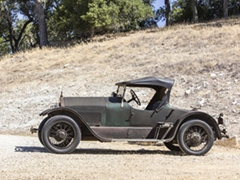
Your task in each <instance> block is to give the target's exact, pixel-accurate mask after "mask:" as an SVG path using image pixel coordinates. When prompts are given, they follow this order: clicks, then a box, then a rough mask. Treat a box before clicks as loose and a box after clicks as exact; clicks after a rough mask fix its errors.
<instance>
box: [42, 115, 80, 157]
mask: <svg viewBox="0 0 240 180" xmlns="http://www.w3.org/2000/svg"><path fill="white" fill-rule="evenodd" d="M41 140H42V143H43V144H44V146H45V147H46V148H47V149H48V150H49V151H50V152H53V153H58V154H66V153H71V152H73V151H74V150H75V149H76V147H77V146H78V144H79V142H80V140H81V131H80V128H79V127H78V125H77V123H76V122H75V121H74V120H73V119H72V118H70V117H68V116H63V115H58V116H54V117H52V118H50V119H49V120H48V121H47V122H46V123H45V124H44V126H43V129H42V132H41Z"/></svg>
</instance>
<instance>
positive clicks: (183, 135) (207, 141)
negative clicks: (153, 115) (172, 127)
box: [177, 120, 214, 155]
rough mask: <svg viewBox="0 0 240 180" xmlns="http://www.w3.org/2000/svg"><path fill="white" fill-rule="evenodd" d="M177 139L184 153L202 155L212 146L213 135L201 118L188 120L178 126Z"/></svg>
mask: <svg viewBox="0 0 240 180" xmlns="http://www.w3.org/2000/svg"><path fill="white" fill-rule="evenodd" d="M177 140H178V144H179V147H180V149H181V150H182V151H183V152H184V153H186V154H189V155H204V154H206V153H207V152H208V151H209V150H210V149H211V148H212V145H213V142H214V135H213V131H212V129H211V128H210V126H209V125H208V124H207V123H205V122H203V121H201V120H190V121H187V122H185V123H184V124H183V125H182V126H181V127H180V129H179V131H178V136H177Z"/></svg>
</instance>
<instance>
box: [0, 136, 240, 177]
mask: <svg viewBox="0 0 240 180" xmlns="http://www.w3.org/2000/svg"><path fill="white" fill-rule="evenodd" d="M239 168H240V149H239V148H231V147H223V146H219V145H215V146H213V148H212V149H211V150H210V152H209V153H207V154H206V155H205V156H186V155H183V154H181V153H174V152H170V151H169V150H167V149H166V148H165V147H164V146H153V145H137V144H128V143H123V142H121V143H120V142H116V143H100V142H89V141H83V142H80V144H79V146H78V148H77V150H75V151H74V152H73V153H72V154H67V155H57V154H52V153H49V152H48V151H47V150H46V149H45V148H44V147H43V146H42V145H41V144H40V142H39V141H38V139H37V137H30V136H12V135H0V177H1V179H2V180H5V179H6V180H9V179H18V180H25V179H41V180H42V179H81V180H89V179H114V180H115V179H119V180H125V179H126V180H129V179H138V180H141V179H151V180H154V179H156V180H159V179H184V180H186V179H188V180H190V179H204V180H206V179H209V180H210V179H219V180H221V179H224V180H225V179H231V180H238V179H239V178H240V171H239Z"/></svg>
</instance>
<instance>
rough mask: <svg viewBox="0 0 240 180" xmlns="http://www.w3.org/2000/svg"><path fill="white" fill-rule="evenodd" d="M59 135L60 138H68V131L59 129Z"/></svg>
mask: <svg viewBox="0 0 240 180" xmlns="http://www.w3.org/2000/svg"><path fill="white" fill-rule="evenodd" d="M57 136H58V137H59V138H61V139H66V138H67V132H66V131H64V130H59V131H58V132H57Z"/></svg>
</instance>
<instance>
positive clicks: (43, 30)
mask: <svg viewBox="0 0 240 180" xmlns="http://www.w3.org/2000/svg"><path fill="white" fill-rule="evenodd" d="M35 11H36V16H37V21H38V27H39V40H40V47H43V46H47V44H48V37H47V25H46V17H45V14H44V8H43V4H42V3H41V1H39V0H35Z"/></svg>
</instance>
